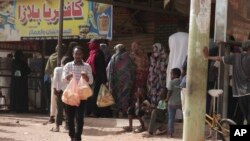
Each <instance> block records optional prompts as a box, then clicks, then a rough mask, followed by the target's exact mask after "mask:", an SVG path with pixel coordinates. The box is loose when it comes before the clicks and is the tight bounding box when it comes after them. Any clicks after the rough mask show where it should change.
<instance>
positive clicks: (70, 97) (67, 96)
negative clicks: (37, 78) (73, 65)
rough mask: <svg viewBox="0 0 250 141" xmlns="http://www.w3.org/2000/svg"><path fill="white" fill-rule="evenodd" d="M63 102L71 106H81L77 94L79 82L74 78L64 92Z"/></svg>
mask: <svg viewBox="0 0 250 141" xmlns="http://www.w3.org/2000/svg"><path fill="white" fill-rule="evenodd" d="M62 101H63V102H64V103H65V104H67V105H70V106H79V104H80V98H79V95H78V93H77V81H76V79H75V77H74V76H73V78H72V79H71V80H70V82H69V84H68V85H67V87H66V89H65V90H64V92H63V95H62Z"/></svg>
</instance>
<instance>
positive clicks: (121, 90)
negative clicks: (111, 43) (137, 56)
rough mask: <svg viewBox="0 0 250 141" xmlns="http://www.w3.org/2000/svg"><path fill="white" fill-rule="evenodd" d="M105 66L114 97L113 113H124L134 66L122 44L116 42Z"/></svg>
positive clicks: (127, 103)
mask: <svg viewBox="0 0 250 141" xmlns="http://www.w3.org/2000/svg"><path fill="white" fill-rule="evenodd" d="M114 49H115V51H116V52H115V54H114V55H113V56H112V57H111V60H110V62H109V65H108V67H107V70H108V76H109V87H110V91H111V93H112V95H113V97H114V98H115V102H116V104H115V105H114V115H115V116H118V113H119V112H122V114H124V115H125V114H126V112H127V109H128V106H129V100H130V96H131V92H132V87H133V82H134V73H135V66H134V63H133V61H132V60H131V58H130V56H129V52H127V51H126V48H125V46H124V45H123V44H117V45H116V46H115V47H114Z"/></svg>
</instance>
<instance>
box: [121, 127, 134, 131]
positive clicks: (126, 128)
mask: <svg viewBox="0 0 250 141" xmlns="http://www.w3.org/2000/svg"><path fill="white" fill-rule="evenodd" d="M123 130H124V131H126V132H132V127H130V126H125V127H123Z"/></svg>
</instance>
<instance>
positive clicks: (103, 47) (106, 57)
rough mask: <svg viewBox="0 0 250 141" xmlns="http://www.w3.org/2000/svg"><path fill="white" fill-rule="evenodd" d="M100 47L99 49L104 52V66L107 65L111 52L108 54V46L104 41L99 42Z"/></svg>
mask: <svg viewBox="0 0 250 141" xmlns="http://www.w3.org/2000/svg"><path fill="white" fill-rule="evenodd" d="M100 49H101V51H102V52H103V53H104V57H105V66H106V67H107V65H108V63H109V61H110V58H111V54H110V51H109V47H108V45H107V44H106V43H101V44H100Z"/></svg>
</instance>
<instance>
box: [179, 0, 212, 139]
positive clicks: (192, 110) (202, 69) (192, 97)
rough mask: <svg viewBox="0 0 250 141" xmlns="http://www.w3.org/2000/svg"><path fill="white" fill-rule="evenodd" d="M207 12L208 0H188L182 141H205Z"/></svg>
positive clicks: (208, 14)
mask: <svg viewBox="0 0 250 141" xmlns="http://www.w3.org/2000/svg"><path fill="white" fill-rule="evenodd" d="M210 14H211V0H191V8H190V22H189V23H190V24H189V43H188V66H187V94H186V95H185V97H186V98H185V99H186V101H185V110H184V128H183V129H184V131H183V141H205V109H206V108H205V105H206V94H207V91H206V88H207V68H208V63H207V60H205V59H204V56H203V54H202V50H203V47H204V46H208V42H209V27H210Z"/></svg>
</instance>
